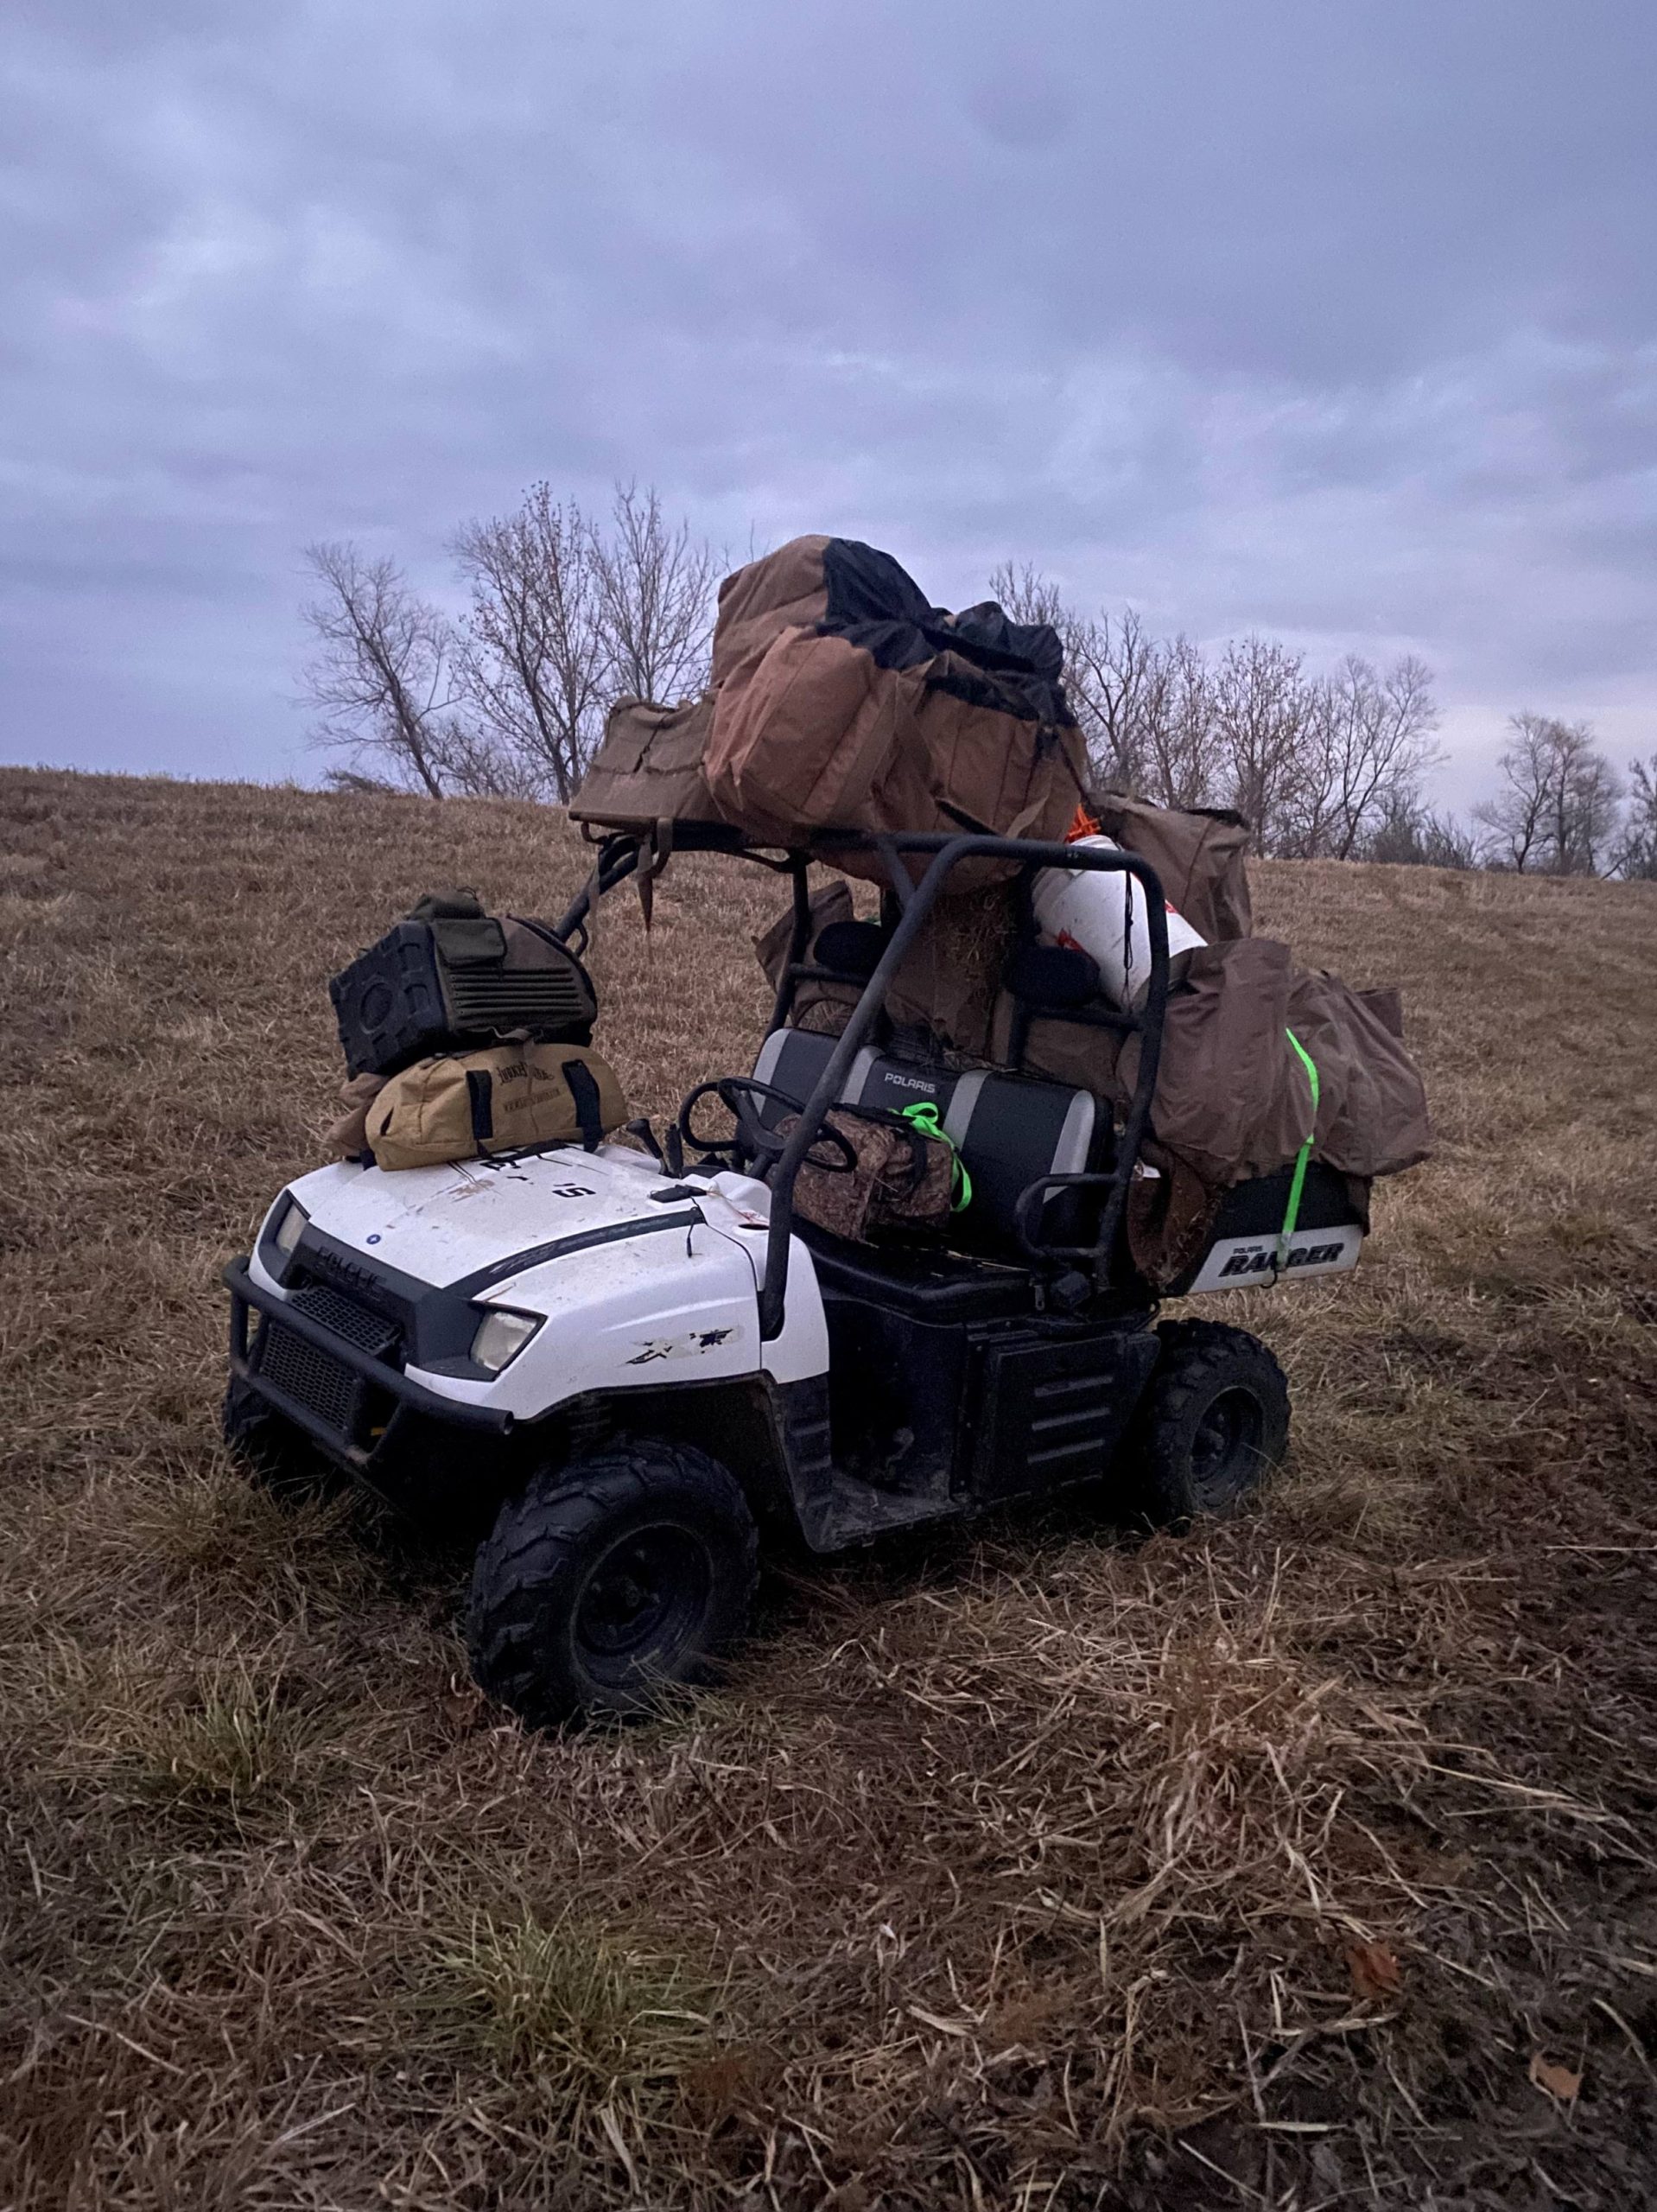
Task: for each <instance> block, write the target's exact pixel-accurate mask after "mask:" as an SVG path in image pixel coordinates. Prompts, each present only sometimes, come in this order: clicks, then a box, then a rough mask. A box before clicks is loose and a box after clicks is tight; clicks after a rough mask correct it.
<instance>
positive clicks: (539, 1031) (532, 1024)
mask: <svg viewBox="0 0 1657 2212" xmlns="http://www.w3.org/2000/svg"><path fill="white" fill-rule="evenodd" d="M448 1003H449V1012H450V1014H451V1015H452V1016H453V1019H454V1026H455V1027H456V1028H457V1029H460V1030H467V1031H479V1032H485V1031H499V1030H508V1029H528V1030H531V1031H533V1032H534V1033H536V1035H537V1036H545V1037H551V1038H554V1039H562V1038H565V1037H572V1038H573V1034H574V1032H575V1030H577V1029H580V1028H583V1027H586V1026H587V1024H588V1023H589V1022H590V1021H591V1020H592V1019H593V1015H592V1009H591V1008H590V1007H588V1005H587V1001H586V997H585V995H584V994H583V992H582V990H581V986H580V984H579V982H577V980H576V977H575V973H574V972H573V970H572V971H568V972H566V973H564V974H562V975H561V974H559V973H558V971H557V970H556V969H550V968H546V969H540V970H538V971H536V970H530V972H528V973H523V974H518V975H516V976H512V975H496V976H490V975H483V974H479V973H475V972H473V973H468V972H466V971H461V972H460V973H458V974H451V975H450V976H448Z"/></svg>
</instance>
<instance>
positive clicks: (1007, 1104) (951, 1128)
mask: <svg viewBox="0 0 1657 2212" xmlns="http://www.w3.org/2000/svg"><path fill="white" fill-rule="evenodd" d="M835 1041H836V1040H835V1039H834V1038H833V1037H827V1036H823V1035H822V1034H820V1033H818V1032H816V1031H815V1030H809V1029H774V1030H772V1032H771V1035H770V1036H769V1037H767V1038H766V1039H765V1043H764V1044H763V1045H762V1046H760V1048H759V1058H758V1059H756V1061H755V1062H754V1069H753V1071H754V1075H755V1077H756V1079H757V1080H758V1081H759V1082H761V1083H766V1084H771V1085H772V1086H773V1087H774V1088H775V1089H777V1090H780V1091H782V1092H783V1093H784V1095H785V1096H787V1097H789V1098H791V1099H798V1100H801V1101H802V1102H803V1101H804V1100H805V1099H806V1098H808V1097H809V1096H810V1094H811V1091H812V1090H813V1089H814V1088H815V1086H816V1082H817V1078H818V1077H820V1076H821V1075H822V1071H823V1069H824V1068H825V1067H826V1066H827V1065H828V1056H829V1054H830V1053H831V1052H833V1051H834V1049H835ZM841 1097H842V1098H843V1099H845V1100H846V1101H847V1102H848V1103H849V1104H853V1105H858V1106H867V1107H880V1108H885V1109H887V1110H888V1111H892V1110H895V1111H898V1112H901V1111H902V1110H903V1109H904V1108H905V1106H912V1105H915V1104H916V1103H917V1102H919V1101H921V1100H923V1099H928V1100H930V1101H931V1102H932V1103H934V1104H935V1105H936V1108H937V1109H938V1120H939V1122H940V1124H941V1125H942V1127H943V1131H944V1134H945V1135H947V1136H949V1138H950V1139H951V1140H952V1141H953V1142H954V1144H955V1148H956V1150H957V1151H958V1152H959V1154H961V1159H962V1164H963V1166H965V1167H966V1170H967V1173H968V1174H969V1175H970V1176H971V1178H972V1185H973V1195H972V1204H971V1205H969V1206H968V1207H967V1208H966V1209H965V1210H964V1211H962V1213H960V1214H958V1215H957V1216H956V1217H955V1221H954V1223H953V1224H952V1225H951V1229H950V1235H949V1241H950V1243H952V1244H955V1245H956V1246H958V1247H959V1249H962V1250H963V1251H972V1252H983V1253H987V1254H992V1253H993V1254H994V1255H998V1256H1000V1257H1004V1258H1018V1257H1021V1256H1023V1255H1022V1249H1021V1247H1020V1246H1019V1242H1018V1236H1017V1230H1016V1227H1015V1216H1016V1213H1017V1209H1018V1204H1019V1198H1021V1197H1022V1196H1023V1194H1024V1192H1025V1191H1026V1190H1028V1189H1029V1187H1030V1185H1031V1184H1032V1183H1033V1182H1035V1181H1036V1179H1038V1177H1039V1176H1042V1175H1080V1174H1083V1173H1086V1172H1087V1171H1088V1169H1089V1167H1091V1166H1093V1165H1094V1159H1095V1149H1096V1147H1098V1145H1099V1143H1100V1141H1101V1138H1102V1137H1103V1135H1105V1134H1106V1131H1107V1129H1108V1124H1107V1123H1105V1122H1103V1120H1102V1117H1101V1109H1100V1106H1099V1103H1098V1101H1097V1100H1096V1099H1095V1097H1094V1096H1093V1094H1092V1093H1091V1092H1090V1091H1087V1090H1072V1089H1071V1087H1070V1085H1069V1084H1063V1083H1043V1082H1040V1081H1038V1079H1037V1078H1035V1077H1032V1076H1021V1075H1000V1074H997V1073H996V1072H994V1071H992V1070H990V1069H984V1068H974V1069H970V1070H968V1071H967V1072H966V1073H964V1074H956V1073H954V1072H952V1071H950V1070H949V1069H948V1068H943V1067H937V1066H933V1065H926V1064H924V1063H918V1062H915V1061H910V1060H898V1059H892V1058H886V1057H884V1056H882V1055H881V1054H879V1053H878V1052H874V1051H873V1050H872V1049H870V1048H867V1047H866V1048H865V1049H864V1050H863V1051H862V1052H860V1053H859V1054H858V1055H857V1057H856V1058H855V1059H854V1061H853V1062H852V1065H851V1070H850V1072H849V1074H848V1077H847V1080H846V1082H845V1084H843V1085H842V1087H841ZM788 1112H789V1109H788V1108H787V1107H786V1106H783V1105H776V1104H773V1105H769V1106H767V1107H766V1108H765V1113H764V1118H765V1121H766V1122H767V1124H768V1125H771V1126H775V1124H776V1123H777V1122H779V1121H781V1120H783V1119H784V1118H785V1116H787V1114H788ZM1063 1205H1064V1202H1063V1198H1062V1197H1059V1196H1055V1197H1053V1198H1050V1199H1049V1200H1048V1201H1047V1204H1046V1205H1045V1206H1044V1209H1043V1211H1044V1215H1046V1217H1047V1229H1048V1232H1049V1233H1050V1234H1051V1235H1053V1236H1055V1237H1056V1238H1057V1239H1058V1240H1059V1241H1063V1242H1070V1238H1071V1232H1070V1230H1069V1229H1068V1227H1067V1228H1066V1229H1065V1230H1063V1234H1062V1236H1061V1234H1060V1230H1059V1225H1058V1223H1057V1221H1056V1220H1055V1218H1054V1214H1055V1211H1057V1210H1060V1209H1063ZM1067 1211H1070V1210H1068V1209H1067Z"/></svg>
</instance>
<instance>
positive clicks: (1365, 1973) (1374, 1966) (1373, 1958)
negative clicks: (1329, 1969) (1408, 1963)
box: [1346, 1942, 1404, 1999]
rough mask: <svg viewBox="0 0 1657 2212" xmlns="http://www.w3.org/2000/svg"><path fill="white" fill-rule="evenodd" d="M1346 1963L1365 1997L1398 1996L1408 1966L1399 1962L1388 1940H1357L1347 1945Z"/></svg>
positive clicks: (1360, 1994)
mask: <svg viewBox="0 0 1657 2212" xmlns="http://www.w3.org/2000/svg"><path fill="white" fill-rule="evenodd" d="M1346 1963H1347V1967H1348V1969H1349V1972H1350V1974H1351V1976H1352V1986H1353V1988H1354V1989H1355V1990H1356V1992H1357V1993H1358V1995H1359V1996H1360V1997H1362V1998H1364V1999H1374V1998H1379V1997H1395V1996H1396V1995H1397V1994H1398V1992H1399V1989H1400V1986H1401V1985H1402V1983H1403V1980H1404V1969H1403V1967H1401V1966H1400V1964H1399V1962H1398V1955H1397V1953H1396V1952H1395V1951H1389V1950H1388V1949H1387V1946H1386V1945H1385V1944H1384V1943H1368V1942H1351V1943H1349V1944H1348V1945H1347V1947H1346Z"/></svg>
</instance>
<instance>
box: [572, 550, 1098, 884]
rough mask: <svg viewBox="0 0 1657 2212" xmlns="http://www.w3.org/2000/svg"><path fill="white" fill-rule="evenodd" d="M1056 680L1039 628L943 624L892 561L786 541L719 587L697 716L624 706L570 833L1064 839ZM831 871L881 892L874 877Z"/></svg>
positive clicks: (1065, 735) (876, 864)
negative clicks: (628, 830)
mask: <svg viewBox="0 0 1657 2212" xmlns="http://www.w3.org/2000/svg"><path fill="white" fill-rule="evenodd" d="M1062 661H1063V652H1062V649H1061V647H1060V645H1059V641H1058V639H1057V634H1056V633H1055V632H1054V631H1053V630H1052V629H1051V626H1049V625H1047V624H1045V623H1028V624H1022V623H1015V622H1011V621H1009V620H1008V619H1007V618H1006V615H1005V614H1004V613H1002V611H1001V609H1000V607H997V606H995V605H994V603H986V604H985V605H983V606H981V607H969V608H968V609H967V610H966V611H965V612H964V613H960V614H950V613H946V612H945V611H944V610H943V609H941V608H938V607H932V606H931V605H930V603H929V602H928V601H927V600H926V599H925V597H924V595H923V594H922V593H921V592H920V591H919V589H918V588H917V586H916V585H915V583H914V582H913V581H912V580H911V578H910V577H909V576H908V575H905V572H904V570H903V569H901V568H899V567H898V563H896V562H895V561H894V560H892V558H891V556H890V555H888V554H884V553H879V552H877V551H876V550H874V549H873V547H872V546H867V545H863V544H860V543H857V542H856V541H855V540H854V539H850V538H838V537H800V538H796V539H794V540H793V541H792V543H790V544H787V545H785V546H784V547H782V548H781V550H779V551H778V552H776V553H771V554H768V555H767V556H765V558H764V559H763V560H760V561H754V562H751V563H749V564H748V566H747V567H746V568H745V569H738V570H737V571H736V573H735V574H734V575H731V576H727V578H726V580H725V582H724V583H723V584H722V585H721V588H720V609H719V619H718V622H717V625H716V626H715V630H714V666H713V679H714V680H713V685H712V688H711V690H709V691H708V694H707V695H706V696H705V697H704V698H703V699H702V701H700V702H697V703H696V704H695V705H694V706H687V707H682V708H678V709H663V708H656V707H651V706H649V705H648V704H646V703H644V702H639V701H637V700H626V701H623V702H621V704H620V705H619V707H618V708H617V709H616V710H615V712H614V714H613V715H612V716H611V719H610V722H609V724H608V726H607V727H606V733H605V739H604V742H603V744H602V745H601V747H600V749H599V753H598V755H597V757H596V759H595V760H594V764H593V766H592V768H591V769H590V770H589V772H588V773H587V777H586V779H584V781H583V783H582V785H581V789H580V791H578V792H577V793H576V795H575V799H574V800H573V801H572V802H571V805H570V813H571V815H572V816H573V817H574V818H575V820H577V821H585V822H589V823H602V824H607V825H616V824H634V823H638V824H643V823H656V822H661V821H685V820H703V821H705V820H710V819H711V820H716V821H722V822H726V823H732V824H734V825H735V826H736V827H738V828H740V829H743V830H745V831H746V833H747V834H748V835H749V836H752V837H755V838H758V839H762V840H764V841H765V842H774V843H776V844H778V845H792V844H798V843H802V842H805V841H806V840H807V839H809V837H811V836H813V835H814V834H816V833H817V832H819V831H822V830H833V829H857V830H861V831H864V832H865V833H874V834H879V833H885V832H895V831H910V832H914V831H922V832H925V831H933V832H938V833H943V834H947V833H949V832H950V831H953V830H958V829H981V830H982V829H987V830H992V831H994V832H997V833H999V834H1001V835H1006V836H1028V837H1047V838H1055V839H1057V838H1060V837H1062V836H1063V835H1064V832H1065V830H1066V829H1067V828H1068V826H1069V824H1070V820H1071V817H1072V816H1073V815H1074V813H1075V810H1076V802H1077V798H1078V797H1079V795H1080V794H1081V791H1082V787H1083V783H1084V779H1085V774H1086V751H1085V747H1083V745H1082V739H1081V734H1080V733H1079V731H1078V730H1077V728H1076V721H1075V718H1074V716H1073V715H1071V713H1070V707H1069V705H1068V703H1067V702H1066V700H1065V697H1064V693H1063V686H1062V684H1061V683H1060V681H1059V675H1060V668H1061V664H1062ZM843 859H844V865H845V867H846V868H847V869H848V872H850V873H852V874H869V875H872V876H873V877H875V878H876V879H877V880H884V879H885V870H884V867H883V864H882V863H881V861H879V859H878V858H876V857H865V856H862V855H855V854H849V853H848V854H847V855H844V856H843ZM917 872H918V864H917ZM997 873H1002V874H1004V873H1005V871H1004V870H1000V871H997V870H995V869H992V868H983V867H981V868H977V869H975V870H973V871H971V872H968V871H967V870H964V869H963V870H961V871H958V872H957V874H956V875H955V877H953V878H952V879H951V884H950V888H951V890H952V891H964V890H967V889H968V888H973V887H981V885H982V884H983V883H984V882H985V881H987V880H990V879H991V878H992V877H993V876H994V874H997Z"/></svg>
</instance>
